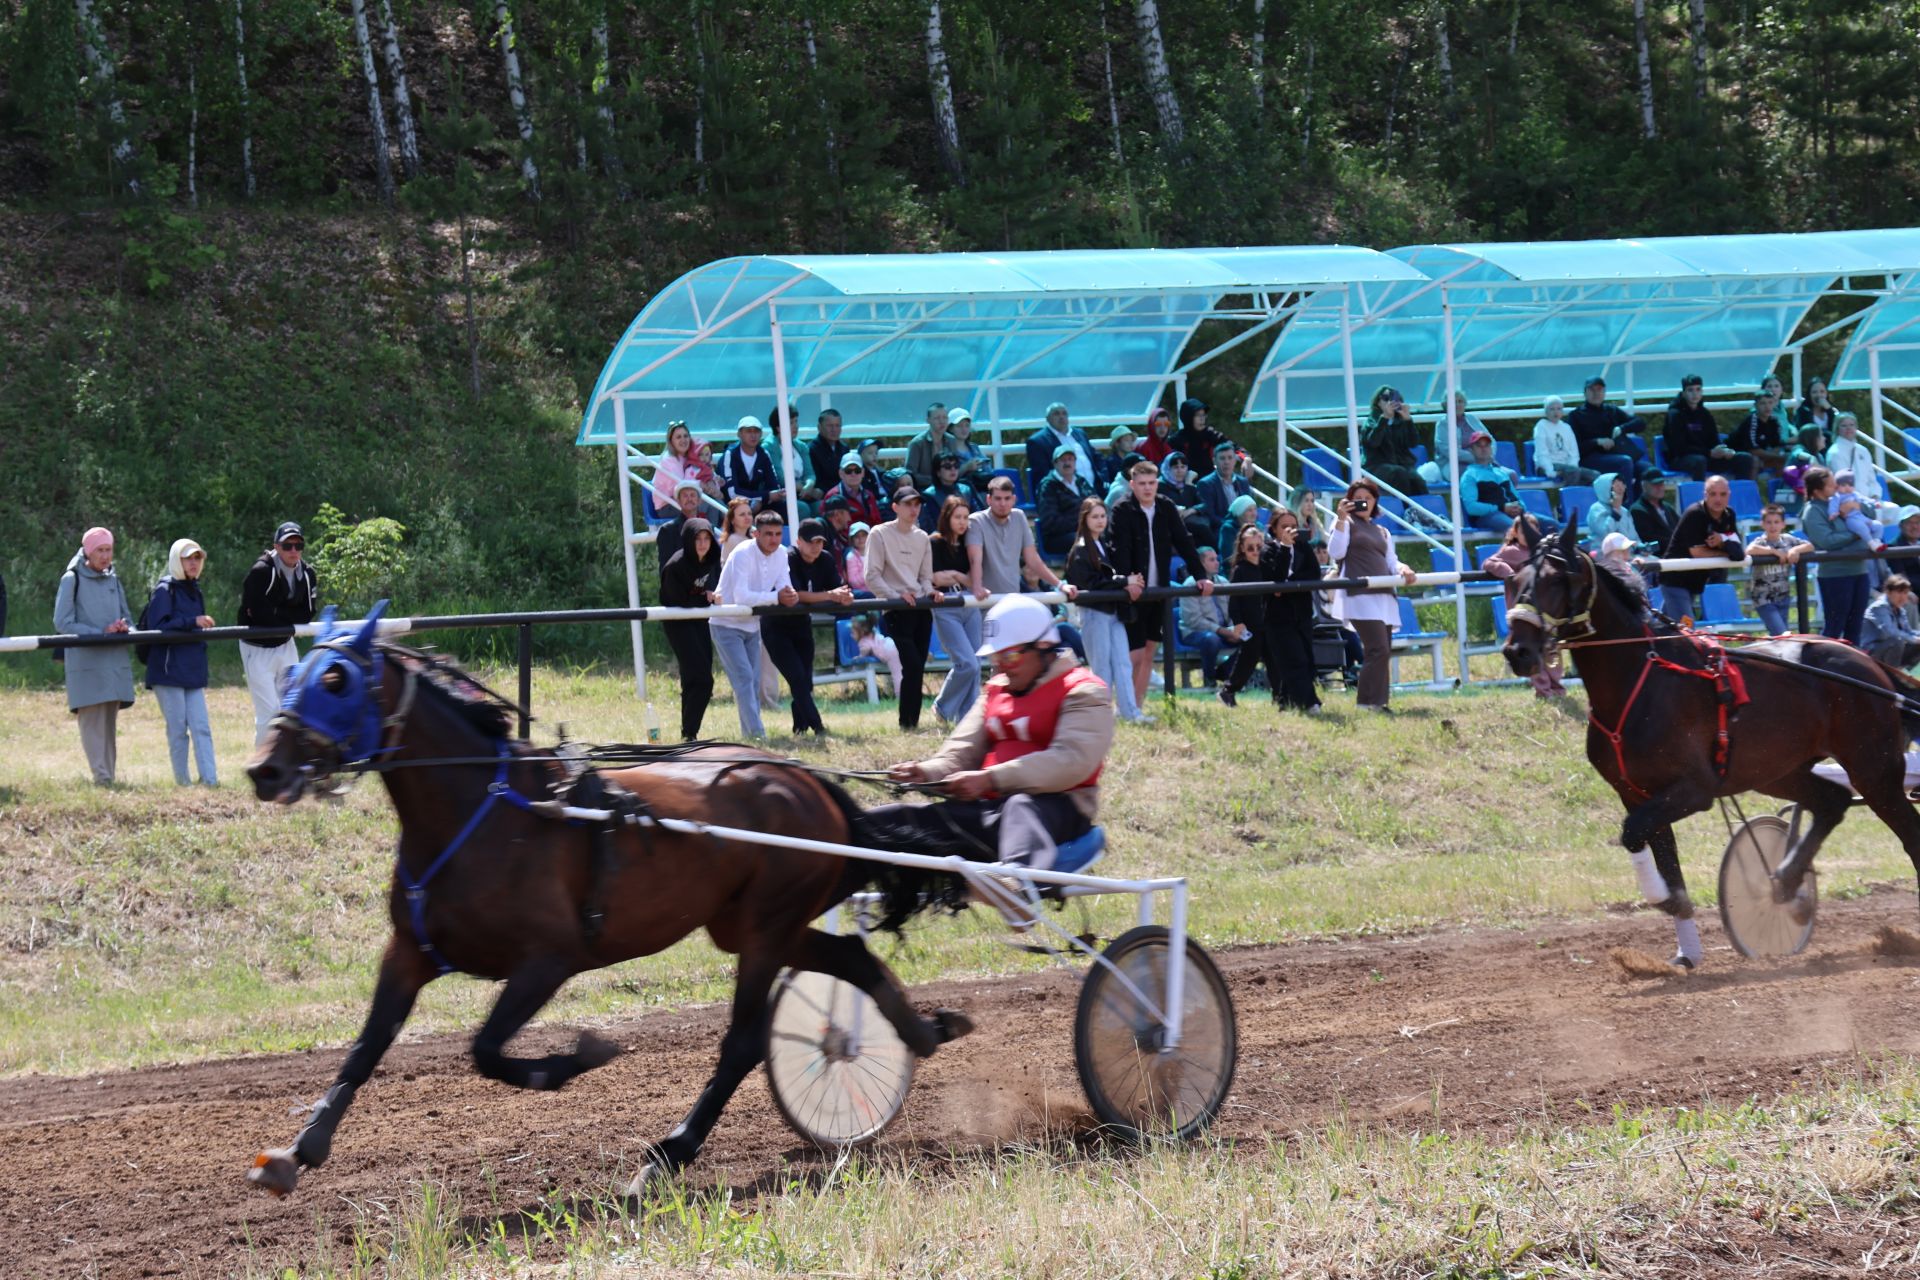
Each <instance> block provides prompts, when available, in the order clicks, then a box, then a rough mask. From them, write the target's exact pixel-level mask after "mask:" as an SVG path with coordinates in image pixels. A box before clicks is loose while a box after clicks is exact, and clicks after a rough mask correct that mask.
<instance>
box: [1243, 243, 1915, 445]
mask: <svg viewBox="0 0 1920 1280" xmlns="http://www.w3.org/2000/svg"><path fill="white" fill-rule="evenodd" d="M1390 253H1391V255H1392V256H1393V257H1396V258H1399V259H1401V260H1402V261H1404V262H1406V263H1408V264H1409V265H1410V266H1414V267H1416V268H1418V269H1419V271H1420V273H1421V274H1422V276H1424V277H1425V278H1426V279H1425V280H1424V281H1423V282H1421V283H1418V284H1392V285H1387V286H1383V287H1375V288H1360V289H1356V290H1355V291H1354V298H1353V302H1352V305H1351V319H1350V322H1349V323H1350V327H1351V330H1352V336H1351V343H1352V350H1353V357H1352V358H1353V365H1354V381H1355V384H1356V389H1357V393H1358V397H1359V399H1360V400H1361V402H1362V403H1364V402H1365V401H1366V400H1367V398H1368V397H1370V395H1371V394H1372V391H1373V388H1374V387H1375V386H1377V385H1378V384H1380V383H1392V384H1393V385H1395V386H1396V387H1398V388H1399V389H1400V391H1401V393H1402V394H1403V395H1405V396H1406V398H1407V399H1408V400H1409V401H1410V402H1413V403H1415V404H1419V405H1427V406H1436V407H1437V406H1438V404H1439V403H1440V401H1441V400H1442V399H1443V398H1444V396H1445V387H1444V383H1445V376H1446V375H1445V367H1446V338H1445V331H1444V327H1443V324H1442V314H1441V312H1442V297H1441V295H1442V289H1441V287H1440V285H1441V283H1444V284H1445V294H1446V300H1447V302H1449V303H1450V304H1451V307H1452V311H1453V322H1454V323H1453V349H1454V359H1455V365H1456V369H1457V371H1458V376H1459V380H1460V387H1461V389H1462V390H1463V391H1465V392H1466V393H1467V395H1468V397H1469V398H1470V399H1471V400H1472V401H1474V402H1475V403H1481V404H1500V405H1526V404H1534V403H1538V402H1540V401H1541V400H1543V399H1544V398H1545V397H1547V396H1549V395H1561V396H1564V397H1569V398H1570V397H1571V396H1573V395H1577V394H1578V392H1579V389H1580V387H1581V385H1582V383H1583V382H1584V381H1585V380H1586V379H1587V378H1588V377H1590V376H1592V375H1593V374H1596V373H1598V374H1600V375H1602V376H1603V377H1605V378H1606V379H1607V382H1608V385H1609V388H1610V389H1611V390H1613V391H1614V392H1615V393H1618V392H1620V391H1622V390H1624V389H1626V388H1629V387H1631V388H1632V389H1634V390H1635V391H1636V392H1637V393H1638V394H1639V395H1640V396H1641V397H1642V398H1645V397H1647V396H1648V395H1649V394H1651V395H1653V396H1656V397H1657V396H1663V395H1664V394H1665V393H1666V392H1667V390H1668V389H1677V388H1678V386H1679V381H1680V378H1681V376H1682V375H1683V374H1686V373H1698V374H1700V375H1701V377H1702V379H1703V380H1704V381H1705V383H1706V386H1707V390H1708V392H1709V394H1713V393H1716V392H1717V393H1727V392H1741V391H1747V390H1751V389H1752V388H1753V387H1754V386H1756V385H1757V384H1758V382H1759V380H1760V379H1761V377H1763V376H1764V375H1765V374H1766V373H1768V372H1770V371H1771V370H1772V368H1773V365H1774V363H1775V361H1777V360H1778V359H1779V357H1780V356H1781V354H1782V353H1783V352H1785V351H1786V350H1787V348H1788V346H1789V345H1790V343H1791V342H1792V341H1793V340H1794V337H1795V332H1796V330H1797V329H1798V328H1799V327H1800V325H1801V322H1802V321H1803V320H1804V319H1805V318H1806V316H1807V313H1808V309H1809V308H1810V307H1811V306H1812V305H1813V303H1814V302H1815V301H1817V300H1818V299H1819V298H1820V297H1821V296H1823V295H1824V294H1826V293H1828V292H1829V291H1832V290H1834V289H1835V288H1836V287H1837V286H1839V287H1841V289H1842V291H1847V290H1849V289H1854V288H1868V289H1873V290H1877V289H1879V288H1880V287H1882V286H1883V284H1884V283H1889V282H1890V280H1891V278H1895V277H1897V276H1898V275H1899V274H1900V273H1906V272H1914V271H1917V270H1920V229H1911V228H1901V229H1893V230H1884V231H1842V232H1816V233H1808V234H1799V235H1790V234H1768V235H1750V236H1679V237H1661V238H1650V239H1644V240H1588V241H1574V242H1566V243H1522V244H1451V245H1416V246H1410V247H1407V248H1401V249H1394V250H1391V251H1390ZM1885 305H1886V303H1885V301H1884V300H1882V301H1881V303H1880V306H1882V307H1884V306H1885ZM1340 331H1341V313H1340V299H1339V298H1337V297H1332V296H1328V295H1322V296H1319V297H1316V298H1314V299H1311V300H1310V301H1309V302H1308V304H1307V305H1306V307H1304V308H1303V309H1302V311H1301V313H1300V314H1299V315H1298V316H1296V317H1295V318H1294V319H1293V320H1291V321H1290V322H1289V323H1288V325H1287V327H1286V330H1285V331H1284V333H1283V334H1282V336H1281V338H1280V340H1279V341H1278V342H1277V343H1276V344H1275V345H1274V347H1273V348H1272V350H1271V351H1270V352H1269V353H1268V356H1267V360H1266V362H1265V364H1264V365H1263V366H1262V367H1261V370H1260V374H1259V376H1258V378H1257V379H1256V382H1255V384H1254V387H1253V390H1252V393H1251V395H1250V396H1249V398H1248V403H1247V408H1246V412H1245V414H1244V415H1243V416H1245V417H1249V418H1266V419H1271V418H1274V417H1276V416H1277V415H1278V413H1279V410H1280V396H1281V380H1282V378H1283V377H1284V380H1285V393H1284V394H1285V398H1286V413H1287V416H1288V417H1289V418H1310V417H1323V418H1324V417H1336V416H1340V415H1343V414H1344V413H1345V411H1346V405H1347V387H1346V377H1345V373H1344V370H1343V361H1342V351H1341V344H1340V342H1339V336H1340ZM1905 358H1906V359H1907V360H1908V361H1909V362H1910V365H1909V367H1911V368H1913V369H1914V370H1915V371H1916V372H1917V373H1920V350H1916V351H1915V352H1913V353H1908V354H1907V356H1906V357H1905ZM1863 378H1864V375H1862V379H1863Z"/></svg>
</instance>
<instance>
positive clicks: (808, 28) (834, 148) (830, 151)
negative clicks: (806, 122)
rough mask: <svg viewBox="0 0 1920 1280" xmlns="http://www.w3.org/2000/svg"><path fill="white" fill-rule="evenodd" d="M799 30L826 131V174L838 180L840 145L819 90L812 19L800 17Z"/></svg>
mask: <svg viewBox="0 0 1920 1280" xmlns="http://www.w3.org/2000/svg"><path fill="white" fill-rule="evenodd" d="M800 30H801V32H802V34H804V35H805V36H806V38H807V69H808V70H810V71H812V72H813V100H814V104H815V105H816V106H818V107H819V108H820V119H821V122H822V123H823V124H824V125H825V126H826V130H827V172H828V173H829V174H831V175H832V176H833V178H834V180H835V181H838V180H839V178H840V143H839V140H838V139H837V138H836V137H835V136H834V133H833V113H832V112H831V111H830V110H828V108H827V95H826V94H825V93H824V92H822V91H821V89H820V50H819V48H818V46H816V45H815V44H814V42H813V18H812V16H811V15H809V14H804V13H803V14H801V15H800Z"/></svg>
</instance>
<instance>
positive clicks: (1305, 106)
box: [1300, 36, 1315, 164]
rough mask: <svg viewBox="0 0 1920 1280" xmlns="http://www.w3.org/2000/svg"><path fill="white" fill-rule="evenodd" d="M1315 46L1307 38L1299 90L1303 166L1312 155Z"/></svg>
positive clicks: (1311, 39)
mask: <svg viewBox="0 0 1920 1280" xmlns="http://www.w3.org/2000/svg"><path fill="white" fill-rule="evenodd" d="M1314 52H1315V46H1314V43H1313V37H1312V36H1308V37H1307V65H1306V74H1305V75H1304V76H1303V77H1302V81H1303V83H1302V85H1301V89H1300V119H1301V121H1302V127H1301V130H1300V163H1301V164H1305V163H1306V162H1307V157H1308V156H1310V155H1312V154H1313V55H1314Z"/></svg>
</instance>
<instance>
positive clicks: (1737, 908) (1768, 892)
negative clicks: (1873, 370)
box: [1720, 814, 1820, 958]
mask: <svg viewBox="0 0 1920 1280" xmlns="http://www.w3.org/2000/svg"><path fill="white" fill-rule="evenodd" d="M1792 834H1793V832H1792V828H1791V827H1789V826H1788V825H1787V823H1786V821H1785V820H1784V819H1782V818H1777V817H1774V816H1773V815H1771V814H1767V815H1763V816H1761V817H1758V818H1749V819H1747V821H1745V822H1744V823H1742V824H1741V825H1740V826H1739V827H1737V828H1735V830H1734V833H1733V838H1732V839H1731V840H1729V841H1727V851H1726V853H1725V854H1723V855H1722V856H1721V858H1720V923H1721V924H1722V925H1724V926H1725V927H1726V930H1727V938H1728V940H1729V941H1731V942H1732V943H1733V947H1734V950H1736V951H1738V952H1739V953H1740V954H1741V955H1743V956H1750V957H1754V958H1763V957H1767V956H1793V955H1799V954H1800V952H1801V951H1803V950H1805V949H1806V945H1807V943H1809V942H1811V941H1812V940H1813V912H1814V909H1815V908H1816V906H1817V905H1818V903H1819V900H1820V890H1819V885H1818V884H1817V882H1816V881H1815V878H1814V873H1813V872H1812V871H1811V870H1809V871H1808V872H1807V875H1806V879H1804V880H1802V881H1801V883H1800V902H1799V903H1798V904H1796V903H1793V902H1779V901H1776V900H1775V898H1774V896H1773V887H1774V879H1773V869H1774V868H1775V867H1777V866H1779V865H1780V860H1781V859H1782V858H1784V857H1786V856H1787V845H1788V843H1789V841H1790V840H1791V839H1792ZM1796 906H1798V907H1799V909H1800V910H1801V911H1803V912H1804V914H1805V920H1804V922H1803V921H1801V920H1797V919H1795V908H1796Z"/></svg>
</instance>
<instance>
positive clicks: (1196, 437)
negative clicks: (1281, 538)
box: [1167, 396, 1227, 518]
mask: <svg viewBox="0 0 1920 1280" xmlns="http://www.w3.org/2000/svg"><path fill="white" fill-rule="evenodd" d="M1226 441H1227V438H1226V437H1225V436H1223V435H1221V434H1220V433H1219V432H1218V431H1215V430H1214V429H1213V428H1212V427H1210V426H1208V425H1207V402H1206V401H1204V400H1198V399H1194V398H1193V397H1191V396H1189V397H1188V398H1187V399H1185V400H1182V401H1181V402H1180V429H1179V430H1178V431H1176V432H1174V433H1173V439H1171V440H1169V441H1168V442H1167V443H1168V444H1171V445H1172V446H1173V447H1174V449H1176V450H1177V451H1179V452H1180V453H1184V454H1186V455H1187V465H1188V466H1190V467H1192V468H1193V482H1194V483H1195V484H1198V483H1200V482H1201V481H1202V480H1205V479H1206V478H1207V477H1208V476H1210V475H1212V474H1213V451H1214V450H1215V449H1217V448H1219V447H1220V446H1221V445H1223V444H1225V443H1226ZM1223 518H1224V517H1223Z"/></svg>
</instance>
